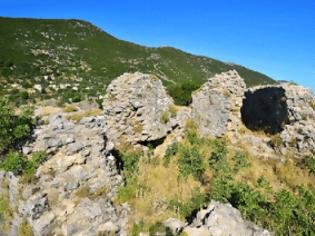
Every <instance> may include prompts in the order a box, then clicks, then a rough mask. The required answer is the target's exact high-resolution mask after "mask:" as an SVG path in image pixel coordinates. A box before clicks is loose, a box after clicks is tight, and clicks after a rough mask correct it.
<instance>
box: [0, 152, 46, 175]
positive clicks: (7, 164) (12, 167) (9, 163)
mask: <svg viewBox="0 0 315 236" xmlns="http://www.w3.org/2000/svg"><path fill="white" fill-rule="evenodd" d="M44 159H45V154H44V153H43V152H36V153H33V155H32V158H31V159H28V158H26V157H24V156H23V155H22V154H20V153H18V152H16V151H13V152H9V153H8V155H7V156H6V158H5V159H4V160H3V161H2V162H1V163H0V169H3V170H5V171H11V172H13V173H14V174H15V175H22V174H25V175H34V174H35V172H36V170H37V168H38V166H39V165H40V164H41V163H42V162H43V161H44Z"/></svg>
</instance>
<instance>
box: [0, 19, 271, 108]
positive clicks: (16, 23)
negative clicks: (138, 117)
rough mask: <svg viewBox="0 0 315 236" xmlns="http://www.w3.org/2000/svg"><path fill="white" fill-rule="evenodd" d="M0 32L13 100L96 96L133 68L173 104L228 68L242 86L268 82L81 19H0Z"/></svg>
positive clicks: (1, 76)
mask: <svg viewBox="0 0 315 236" xmlns="http://www.w3.org/2000/svg"><path fill="white" fill-rule="evenodd" d="M0 35H1V37H0V95H1V96H3V95H9V97H10V99H11V101H15V102H17V103H22V102H25V101H33V100H34V99H46V98H51V97H54V98H58V99H60V100H61V101H63V102H64V101H77V100H80V99H83V98H86V97H97V96H98V95H103V94H104V90H105V88H106V85H107V84H108V83H109V82H110V81H111V80H112V79H114V78H115V77H117V76H119V75H121V74H122V73H124V72H135V71H140V72H144V73H152V74H155V75H156V76H158V77H159V78H160V79H162V80H163V83H164V84H165V85H166V87H167V88H168V90H169V92H170V94H171V95H172V96H173V97H174V98H175V100H176V102H177V103H179V104H184V103H185V102H187V101H185V100H182V99H181V98H178V94H181V91H182V89H183V88H185V89H184V90H185V91H186V90H187V91H188V92H190V91H191V90H193V89H195V88H196V87H198V86H200V85H201V84H202V83H203V82H204V81H205V79H207V78H208V77H210V76H212V75H214V74H215V73H219V72H223V71H227V70H230V69H236V70H237V71H238V72H239V74H240V75H241V76H242V77H243V78H244V79H245V80H246V84H247V85H248V86H253V85H258V84H266V83H273V82H274V81H273V80H272V79H271V78H269V77H268V76H266V75H263V74H261V73H259V72H256V71H252V70H249V69H247V68H244V67H242V66H238V65H231V64H226V63H223V62H220V61H218V60H214V59H211V58H207V57H201V56H195V55H192V54H189V53H186V52H183V51H180V50H178V49H175V48H171V47H160V48H148V47H143V46H139V45H136V44H133V43H129V42H126V41H122V40H119V39H116V38H114V37H113V36H111V35H109V34H107V33H105V32H104V31H102V30H101V29H99V28H97V27H95V26H93V25H92V24H90V23H88V22H85V21H81V20H46V19H21V18H20V19H16V18H0Z"/></svg>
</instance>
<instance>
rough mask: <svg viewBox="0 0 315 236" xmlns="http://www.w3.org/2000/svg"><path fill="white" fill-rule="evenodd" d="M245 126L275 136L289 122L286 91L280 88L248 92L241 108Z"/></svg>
mask: <svg viewBox="0 0 315 236" xmlns="http://www.w3.org/2000/svg"><path fill="white" fill-rule="evenodd" d="M241 116H242V121H243V123H244V125H245V126H246V127H247V128H249V129H251V130H254V131H259V130H261V131H264V132H266V133H269V134H275V133H278V132H280V131H282V128H283V125H284V124H285V123H286V122H287V121H288V106H287V102H286V96H285V90H284V89H283V88H278V87H270V88H263V89H258V90H256V91H254V92H251V91H249V92H246V93H245V98H244V100H243V106H242V108H241Z"/></svg>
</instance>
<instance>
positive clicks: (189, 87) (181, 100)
mask: <svg viewBox="0 0 315 236" xmlns="http://www.w3.org/2000/svg"><path fill="white" fill-rule="evenodd" d="M199 87H200V84H198V83H196V82H193V81H190V80H184V81H183V82H182V83H180V84H175V85H171V86H169V87H168V92H169V94H170V95H171V97H172V98H173V99H174V101H175V104H176V105H182V106H187V105H189V104H190V103H191V101H192V98H191V93H192V92H193V91H195V90H197V89H198V88H199Z"/></svg>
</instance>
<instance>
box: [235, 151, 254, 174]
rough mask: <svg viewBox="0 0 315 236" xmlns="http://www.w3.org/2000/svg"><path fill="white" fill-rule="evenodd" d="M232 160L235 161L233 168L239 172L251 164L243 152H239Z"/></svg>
mask: <svg viewBox="0 0 315 236" xmlns="http://www.w3.org/2000/svg"><path fill="white" fill-rule="evenodd" d="M232 160H233V161H234V166H233V170H234V172H235V173H237V172H239V170H240V169H242V168H246V167H249V166H250V163H249V161H248V158H247V156H246V155H244V154H243V153H240V152H237V153H236V154H235V155H234V156H233V157H232Z"/></svg>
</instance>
